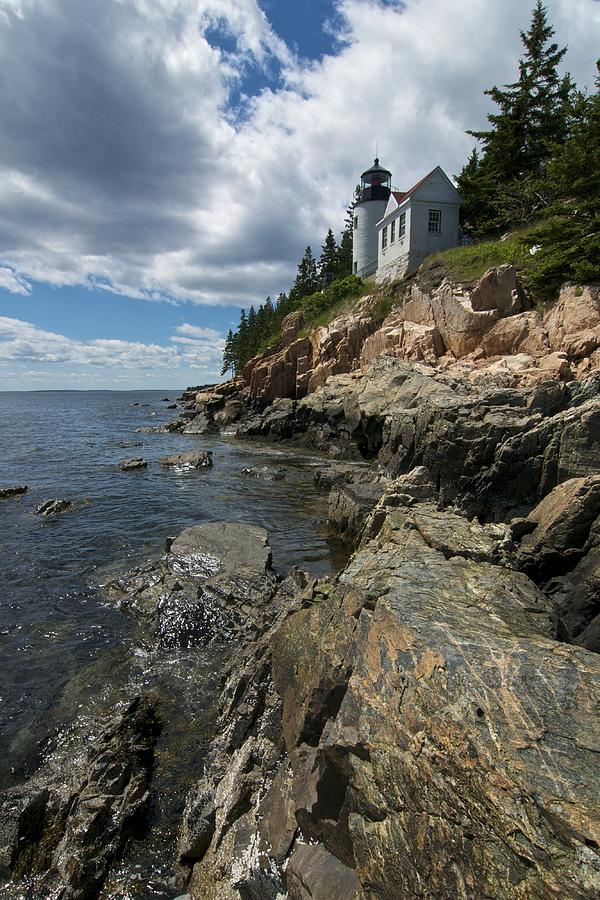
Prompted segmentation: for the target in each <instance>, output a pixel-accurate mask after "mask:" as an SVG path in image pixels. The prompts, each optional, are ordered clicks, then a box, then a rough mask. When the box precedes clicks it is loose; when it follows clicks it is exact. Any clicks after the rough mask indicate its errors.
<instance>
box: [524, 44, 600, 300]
mask: <svg viewBox="0 0 600 900" xmlns="http://www.w3.org/2000/svg"><path fill="white" fill-rule="evenodd" d="M596 65H597V68H598V77H597V79H596V93H595V94H594V95H592V96H591V97H589V98H587V99H586V100H585V101H584V103H583V114H582V115H580V118H579V122H578V124H577V125H575V126H574V128H573V133H572V135H571V137H570V138H569V140H567V141H566V143H565V144H564V146H563V148H562V150H561V151H560V153H559V154H558V155H557V156H556V158H555V159H554V160H553V162H552V163H551V164H550V166H549V168H548V176H549V180H550V181H551V183H552V185H553V189H554V190H555V192H556V193H557V195H558V199H557V200H556V201H555V202H554V203H553V204H552V206H551V207H550V208H549V209H548V213H547V218H546V222H545V223H544V224H543V225H542V226H541V227H540V229H539V230H538V231H537V233H536V234H535V235H534V240H535V241H536V242H538V243H539V244H540V250H539V251H538V254H539V256H538V257H536V262H537V265H536V271H535V273H534V274H533V275H532V276H531V281H532V283H533V285H534V286H535V287H536V288H537V290H538V292H540V293H542V294H545V296H546V298H547V299H550V298H551V297H552V296H553V295H554V294H556V293H557V291H558V289H559V288H560V285H561V284H562V282H564V281H567V280H569V281H575V282H579V283H584V282H596V283H597V282H598V281H600V60H599V61H598V63H597V64H596Z"/></svg>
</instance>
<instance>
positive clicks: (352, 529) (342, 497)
mask: <svg viewBox="0 0 600 900" xmlns="http://www.w3.org/2000/svg"><path fill="white" fill-rule="evenodd" d="M384 493H385V487H384V486H383V485H382V484H377V483H375V484H345V485H341V486H340V487H335V488H333V490H332V491H331V493H330V495H329V506H328V512H327V515H328V521H329V524H330V525H332V526H333V527H334V528H335V529H336V530H337V531H339V533H340V534H341V535H342V536H343V537H345V538H348V539H349V540H358V539H359V538H360V535H361V534H362V531H363V528H364V527H365V524H366V521H367V518H368V516H369V514H370V513H371V512H372V510H373V509H374V508H375V506H376V505H377V503H378V502H379V500H381V498H382V496H383V494H384Z"/></svg>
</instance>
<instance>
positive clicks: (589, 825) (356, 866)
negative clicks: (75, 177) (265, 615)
mask: <svg viewBox="0 0 600 900" xmlns="http://www.w3.org/2000/svg"><path fill="white" fill-rule="evenodd" d="M418 511H419V508H418V507H416V508H415V510H409V511H406V510H393V511H390V513H389V516H388V519H387V521H386V523H385V525H384V527H383V529H382V531H381V532H380V533H379V535H378V536H377V539H376V542H373V543H372V544H369V545H368V546H367V547H365V548H363V549H362V550H361V551H359V553H357V554H356V555H355V557H354V558H353V560H352V561H351V563H350V565H349V567H348V569H347V570H346V572H345V573H344V575H343V576H342V579H341V580H342V583H344V584H346V585H348V586H347V587H345V588H344V587H343V586H342V585H341V586H340V588H339V589H334V590H332V591H330V592H329V594H327V595H325V596H321V597H320V598H318V600H316V602H313V603H312V604H310V605H307V606H306V608H305V609H302V610H301V611H299V612H296V613H295V614H293V615H292V616H291V617H288V618H287V619H286V621H285V622H284V624H283V625H282V627H281V628H280V629H279V631H278V632H277V634H276V635H275V636H274V643H273V668H274V678H275V684H276V687H277V689H278V692H279V693H280V694H281V696H282V697H283V731H284V736H285V740H286V747H287V750H288V754H289V757H290V760H291V763H292V767H293V771H294V796H295V798H296V815H297V818H298V821H299V823H300V825H301V828H302V831H303V834H304V835H305V837H307V838H310V839H312V840H313V841H317V842H319V843H320V844H323V845H324V847H325V849H326V850H327V851H328V852H329V853H331V854H333V855H334V856H335V857H336V858H337V859H338V860H339V861H340V862H342V863H343V864H344V865H345V866H348V867H350V868H352V869H353V870H355V872H356V873H357V876H358V878H359V880H360V883H361V887H362V889H363V890H364V891H366V892H367V895H368V896H376V897H390V898H391V897H417V896H431V897H436V898H438V897H439V898H440V900H443V898H454V897H456V896H465V897H467V896H469V897H471V896H472V897H480V896H482V897H483V896H490V897H495V898H496V897H497V898H506V900H508V898H513V897H515V896H520V895H521V894H520V892H521V891H522V889H523V885H525V884H526V885H527V890H528V892H529V893H530V894H531V896H534V895H535V896H537V895H539V896H546V895H547V894H548V891H550V890H560V891H561V894H562V895H563V896H568V897H576V896H586V895H588V894H589V895H593V893H594V891H596V890H597V889H598V885H599V884H600V865H599V863H598V856H597V853H596V850H595V844H594V842H595V841H596V836H595V835H596V834H597V828H598V811H597V806H596V803H595V798H594V788H593V787H592V784H593V781H594V776H593V775H592V772H593V771H595V768H596V761H595V757H596V754H597V748H598V741H599V740H600V734H599V733H598V729H597V728H596V727H595V726H593V727H592V732H590V730H589V727H588V718H587V715H585V716H584V720H585V724H584V725H582V724H581V723H582V721H584V720H582V718H581V710H582V709H586V710H591V708H592V705H593V703H594V699H597V698H596V692H597V689H598V681H597V675H598V673H599V672H600V660H598V659H597V658H596V657H593V656H591V655H590V654H586V653H585V652H584V651H581V650H577V649H574V648H572V647H568V646H566V645H562V644H559V643H557V642H556V641H555V640H554V639H553V638H554V624H553V617H552V612H551V610H550V608H549V604H548V602H547V601H546V600H545V599H544V597H543V596H542V594H541V593H540V592H539V591H538V590H537V589H536V588H535V586H534V585H533V584H532V583H531V582H530V581H529V579H527V578H526V577H525V576H524V575H522V574H520V573H518V572H511V571H508V570H506V569H503V568H501V567H499V566H496V565H491V564H490V563H484V562H476V561H475V560H474V559H473V558H470V557H472V556H473V550H474V549H475V548H474V547H471V548H469V546H468V545H467V546H465V547H461V548H458V549H459V550H460V553H461V555H452V552H451V551H450V550H449V549H448V547H449V541H450V540H451V539H452V535H453V532H454V530H455V526H456V523H455V521H454V518H451V519H450V520H449V521H448V523H447V529H448V537H447V538H446V539H445V540H444V545H445V547H446V551H445V552H441V551H440V550H437V549H435V547H433V546H430V545H429V544H428V543H427V541H425V540H424V538H423V536H422V534H421V532H420V531H419V530H418V528H416V527H407V525H409V524H410V522H411V521H412V520H413V518H414V515H415V513H418ZM427 515H429V513H428V514H427ZM438 524H439V526H440V527H441V523H438ZM446 554H447V555H446ZM350 584H352V586H353V587H352V588H350V587H349V585H350ZM492 586H493V587H492ZM550 660H552V662H551V663H550V664H549V661H550ZM565 690H566V691H568V692H569V694H570V696H572V697H573V702H571V703H569V704H564V703H563V702H562V697H563V692H564V691H565ZM588 691H591V694H590V693H588ZM571 692H574V694H573V693H571ZM592 695H593V696H592ZM575 696H576V700H575ZM584 772H586V773H588V774H587V775H583V773H584ZM582 777H583V779H584V781H583V783H582V781H581V778H582ZM583 784H585V785H586V786H585V787H584V786H583ZM586 841H587V843H586ZM588 844H589V846H588ZM449 846H451V847H452V855H449V854H448V852H447V848H448V847H449ZM523 896H525V894H523Z"/></svg>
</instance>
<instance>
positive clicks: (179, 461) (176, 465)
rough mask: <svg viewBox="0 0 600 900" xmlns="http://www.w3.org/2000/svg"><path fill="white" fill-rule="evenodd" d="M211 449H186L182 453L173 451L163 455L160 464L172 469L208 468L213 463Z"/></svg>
mask: <svg viewBox="0 0 600 900" xmlns="http://www.w3.org/2000/svg"><path fill="white" fill-rule="evenodd" d="M212 457H213V455H212V451H210V450H206V451H205V450H187V451H186V452H184V453H173V454H172V455H171V456H163V457H162V459H161V460H160V464H161V466H163V467H164V468H172V469H209V468H210V467H211V466H212V464H213V459H212Z"/></svg>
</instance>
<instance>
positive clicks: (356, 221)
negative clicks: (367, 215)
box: [354, 216, 358, 231]
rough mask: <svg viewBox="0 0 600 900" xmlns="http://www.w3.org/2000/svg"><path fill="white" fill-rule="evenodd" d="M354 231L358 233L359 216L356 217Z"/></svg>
mask: <svg viewBox="0 0 600 900" xmlns="http://www.w3.org/2000/svg"><path fill="white" fill-rule="evenodd" d="M354 230H355V231H358V216H354Z"/></svg>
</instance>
